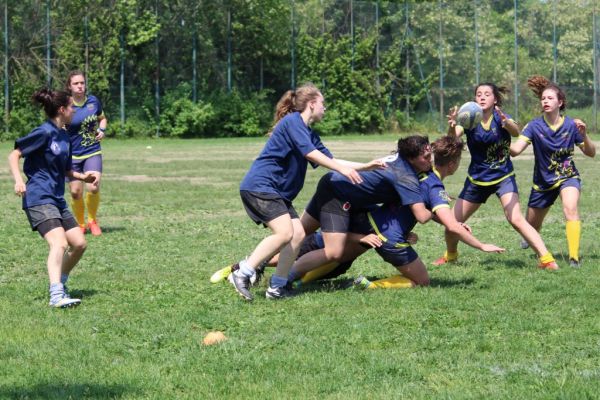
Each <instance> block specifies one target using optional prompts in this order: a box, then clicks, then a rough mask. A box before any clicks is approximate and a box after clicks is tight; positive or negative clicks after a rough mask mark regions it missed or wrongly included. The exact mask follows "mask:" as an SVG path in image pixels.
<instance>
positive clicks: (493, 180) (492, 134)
mask: <svg viewBox="0 0 600 400" xmlns="http://www.w3.org/2000/svg"><path fill="white" fill-rule="evenodd" d="M507 117H508V118H509V119H510V116H508V115H507ZM465 135H466V137H467V147H468V148H469V152H470V153H471V163H470V164H469V171H468V179H469V180H470V181H471V182H472V183H474V184H476V185H480V186H491V185H495V184H497V183H498V182H501V181H503V180H504V179H506V178H508V177H509V176H511V175H514V170H513V165H512V161H511V160H510V141H511V138H510V133H509V132H508V131H507V130H506V129H504V128H503V127H502V119H501V118H500V115H498V113H497V112H496V111H494V112H493V114H492V116H491V117H490V119H489V121H485V122H484V121H481V122H480V123H479V124H477V126H475V127H474V128H473V129H469V130H465Z"/></svg>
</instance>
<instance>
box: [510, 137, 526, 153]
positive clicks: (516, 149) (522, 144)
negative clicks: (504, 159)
mask: <svg viewBox="0 0 600 400" xmlns="http://www.w3.org/2000/svg"><path fill="white" fill-rule="evenodd" d="M527 146H529V143H527V142H526V141H525V140H524V139H521V138H519V139H517V141H516V142H514V143H513V144H511V145H510V156H511V157H516V156H518V155H519V154H521V153H522V152H523V150H525V149H526V148H527Z"/></svg>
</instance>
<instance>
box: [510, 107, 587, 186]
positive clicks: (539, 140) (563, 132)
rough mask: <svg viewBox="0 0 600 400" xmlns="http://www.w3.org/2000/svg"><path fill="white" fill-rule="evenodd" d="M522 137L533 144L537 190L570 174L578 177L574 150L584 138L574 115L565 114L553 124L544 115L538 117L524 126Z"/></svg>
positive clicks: (554, 184) (534, 179) (534, 175)
mask: <svg viewBox="0 0 600 400" xmlns="http://www.w3.org/2000/svg"><path fill="white" fill-rule="evenodd" d="M519 138H520V139H522V140H525V141H526V142H527V143H530V144H532V145H533V154H534V156H535V165H534V168H533V188H534V189H535V190H537V191H546V190H552V189H554V188H556V187H558V186H559V185H560V184H561V183H562V182H564V181H565V180H567V179H569V178H579V172H578V171H577V168H576V167H575V162H574V161H573V153H574V150H575V146H576V145H577V146H581V145H582V144H583V140H584V138H583V136H582V135H581V133H580V132H579V129H577V126H576V125H575V122H574V121H573V119H571V118H569V117H567V116H563V117H561V119H560V121H559V122H558V124H557V125H555V126H553V125H550V123H548V121H546V119H545V118H544V117H543V116H541V117H538V118H536V119H534V120H533V121H531V122H529V123H528V124H527V125H526V126H525V128H523V132H522V134H521V136H520V137H519Z"/></svg>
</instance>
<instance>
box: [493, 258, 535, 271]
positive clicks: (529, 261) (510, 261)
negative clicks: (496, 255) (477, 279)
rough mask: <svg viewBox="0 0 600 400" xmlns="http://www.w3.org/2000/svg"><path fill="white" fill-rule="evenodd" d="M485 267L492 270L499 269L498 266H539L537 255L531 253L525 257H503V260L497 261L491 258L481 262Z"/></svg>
mask: <svg viewBox="0 0 600 400" xmlns="http://www.w3.org/2000/svg"><path fill="white" fill-rule="evenodd" d="M481 264H482V267H483V269H486V270H492V269H497V268H512V269H525V268H532V266H533V267H537V260H536V258H535V256H531V257H530V256H529V255H524V256H523V257H519V258H516V257H506V258H503V259H502V260H501V261H496V260H494V261H493V262H492V261H489V260H483V262H482V263H481Z"/></svg>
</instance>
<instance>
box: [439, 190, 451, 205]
mask: <svg viewBox="0 0 600 400" xmlns="http://www.w3.org/2000/svg"><path fill="white" fill-rule="evenodd" d="M438 197H439V198H440V199H442V200H444V201H445V202H448V203H450V195H449V194H448V192H446V191H445V190H440V192H439V193H438Z"/></svg>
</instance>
